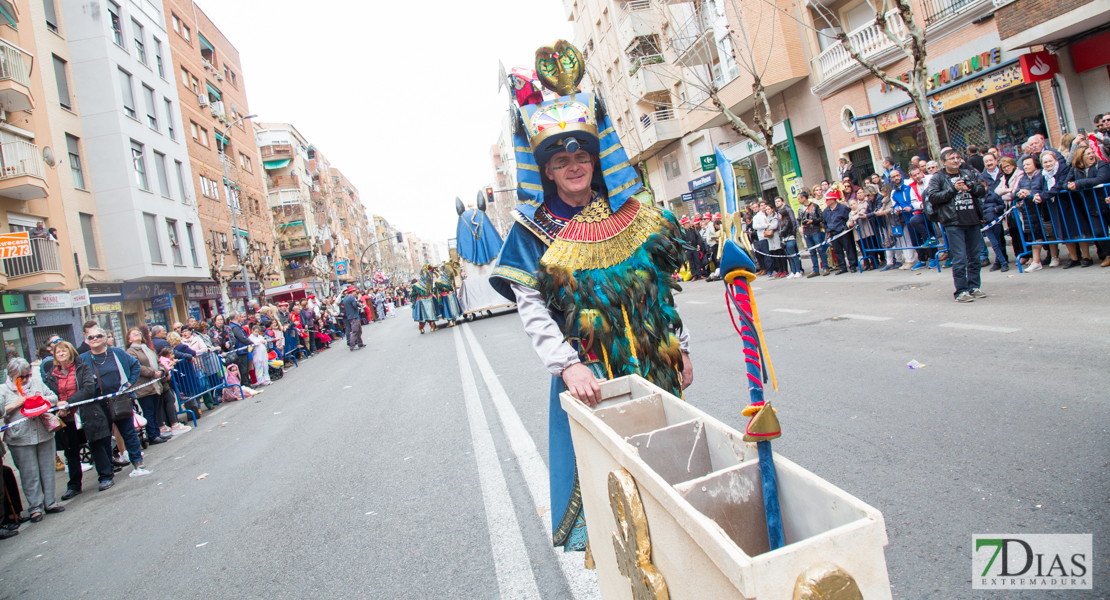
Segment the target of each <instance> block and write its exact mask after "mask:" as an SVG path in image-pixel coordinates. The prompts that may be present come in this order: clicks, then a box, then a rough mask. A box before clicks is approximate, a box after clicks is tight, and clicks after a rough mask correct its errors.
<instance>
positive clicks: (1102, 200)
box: [1014, 184, 1110, 272]
mask: <svg viewBox="0 0 1110 600" xmlns="http://www.w3.org/2000/svg"><path fill="white" fill-rule="evenodd" d="M1108 197H1110V184H1103V185H1100V186H1097V187H1093V188H1087V189H1082V190H1074V191H1065V192H1061V193H1060V194H1057V195H1056V197H1054V198H1049V199H1046V200H1042V201H1041V202H1034V201H1033V199H1032V197H1030V198H1026V199H1025V201H1024V203H1023V204H1022V206H1020V207H1018V208H1017V209H1015V210H1014V212H1015V213H1017V214H1018V215H1019V217H1018V231H1020V232H1021V243H1022V247H1023V248H1024V249H1025V252H1022V253H1021V254H1019V255H1018V269H1019V270H1020V271H1021V272H1024V270H1023V269H1022V267H1021V260H1020V259H1021V258H1023V257H1026V256H1030V255H1031V254H1032V252H1033V248H1034V247H1036V246H1047V245H1049V244H1092V243H1100V242H1101V243H1103V244H1104V245H1107V244H1110V235H1108V226H1110V205H1108V204H1107V199H1108ZM1038 251H1039V250H1038Z"/></svg>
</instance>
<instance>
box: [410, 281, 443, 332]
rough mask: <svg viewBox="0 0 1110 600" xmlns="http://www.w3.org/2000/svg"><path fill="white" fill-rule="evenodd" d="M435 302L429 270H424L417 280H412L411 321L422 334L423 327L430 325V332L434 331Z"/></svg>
mask: <svg viewBox="0 0 1110 600" xmlns="http://www.w3.org/2000/svg"><path fill="white" fill-rule="evenodd" d="M436 319H437V312H436V302H435V299H434V298H433V297H432V279H431V277H430V270H429V269H427V268H425V269H424V271H422V272H421V274H420V278H419V279H413V280H412V320H413V321H416V323H417V324H418V325H419V327H420V333H424V325H426V324H427V325H431V326H432V331H435V330H436Z"/></svg>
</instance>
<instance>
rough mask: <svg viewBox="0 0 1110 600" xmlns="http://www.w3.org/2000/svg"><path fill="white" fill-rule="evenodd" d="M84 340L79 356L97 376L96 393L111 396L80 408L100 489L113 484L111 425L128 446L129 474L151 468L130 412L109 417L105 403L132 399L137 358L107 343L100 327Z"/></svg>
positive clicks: (135, 474)
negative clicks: (85, 345) (85, 349)
mask: <svg viewBox="0 0 1110 600" xmlns="http://www.w3.org/2000/svg"><path fill="white" fill-rule="evenodd" d="M85 341H86V342H88V344H89V351H88V352H85V353H84V354H82V355H81V360H83V361H85V364H87V365H89V367H90V368H91V369H92V372H93V378H95V379H96V394H97V396H112V397H110V398H105V399H103V400H100V401H98V402H95V403H93V404H92V410H82V411H81V412H80V416H81V430H82V431H84V432H85V437H86V439H88V441H89V452H90V453H91V454H92V457H93V463H95V464H96V472H97V475H98V478H99V479H100V491H102V492H103V491H105V490H107V489H108V488H110V487H112V481H113V476H114V473H113V470H112V426H113V425H115V426H116V429H118V430H119V434H120V437H122V438H123V443H124V444H125V445H126V447H127V454H128V456H129V458H130V459H131V464H132V465H133V466H134V469H133V470H132V471H131V477H141V476H143V475H149V474H150V471H148V470H146V469H145V468H144V467H143V452H142V449H141V448H140V447H139V434H138V433H136V432H135V423H134V421H133V420H132V415H131V414H128V415H127V416H120V418H117V419H112V418H111V416H110V415H109V412H108V403H109V402H110V401H111V400H113V399H114V398H118V397H119V396H126V397H127V399H128V401H132V399H133V398H134V393H133V392H129V391H127V388H129V387H131V386H132V385H134V384H135V382H136V381H138V380H139V367H140V365H139V361H137V360H135V358H134V357H132V356H131V355H130V354H128V353H127V352H125V351H124V350H123V349H121V348H113V347H110V346H108V336H107V335H106V334H105V333H104V330H103V329H101V328H99V327H93V328H92V329H90V330H89V331H88V333H87V334H85Z"/></svg>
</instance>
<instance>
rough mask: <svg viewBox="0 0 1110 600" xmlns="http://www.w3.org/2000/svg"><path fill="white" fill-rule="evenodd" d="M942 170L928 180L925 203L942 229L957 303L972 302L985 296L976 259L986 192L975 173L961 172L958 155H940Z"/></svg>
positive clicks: (979, 251) (950, 150)
mask: <svg viewBox="0 0 1110 600" xmlns="http://www.w3.org/2000/svg"><path fill="white" fill-rule="evenodd" d="M940 159H941V162H942V163H943V164H944V168H943V169H942V170H940V171H938V172H937V173H936V174H935V175H933V177H932V178H931V179H929V187H928V188H926V190H925V201H926V202H927V203H929V204H931V205H932V209H933V211H934V217H933V219H934V220H935V221H937V222H938V223H940V224H941V225H942V226H944V233H945V236H946V237H947V239H948V256H949V258H950V259H951V260H952V281H953V282H954V283H955V285H956V292H955V294H954V296H955V298H956V302H972V301H974V300H975V299H976V298H986V297H987V295H986V294H985V293H983V291H982V290H980V289H979V271H980V269H981V268H982V267H981V266H980V264H979V260H978V258H979V255H980V253H982V251H983V233H982V232H981V231H980V229H979V228H980V227H982V225H983V222H984V219H983V196H985V195H986V193H987V189H986V186H985V185H983V181H982V180H981V179H979V173H978V172H976V171H975V170H974V169H961V168H960V153H959V152H956V151H955V150H952V149H951V148H949V149H947V150H945V151H943V152H941V153H940Z"/></svg>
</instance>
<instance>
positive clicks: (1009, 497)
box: [0, 266, 1110, 600]
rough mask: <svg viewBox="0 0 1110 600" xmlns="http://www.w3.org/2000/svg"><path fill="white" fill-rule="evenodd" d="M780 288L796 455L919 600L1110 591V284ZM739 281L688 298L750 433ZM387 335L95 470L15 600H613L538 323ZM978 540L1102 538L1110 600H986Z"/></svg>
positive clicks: (371, 333) (763, 301)
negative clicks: (586, 564)
mask: <svg viewBox="0 0 1110 600" xmlns="http://www.w3.org/2000/svg"><path fill="white" fill-rule="evenodd" d="M1007 275H1009V276H1007ZM754 285H755V288H756V290H755V291H756V299H757V301H758V304H759V309H760V313H761V317H762V321H763V326H764V331H765V334H766V337H767V343H768V347H769V351H770V356H771V359H772V361H773V363H774V367H775V372H776V374H777V377H778V383H779V391H778V392H769V393H770V394H771V397H772V398H773V399H774V400H775V401H776V407H777V409H778V411H779V415H778V416H779V420H780V421H781V423H782V426H783V431H784V434H783V437H782V438H781V439H779V440H776V441H775V449H776V450H777V451H778V452H779V453H781V454H783V455H784V456H786V457H788V458H790V459H791V460H793V461H795V462H797V463H798V464H800V465H801V466H803V467H805V468H807V469H809V470H811V471H813V472H814V473H816V474H817V475H819V476H821V477H824V478H825V479H827V480H829V481H830V482H832V483H833V484H835V485H837V486H838V487H840V488H842V489H844V490H845V491H847V492H848V493H850V494H852V495H854V496H856V497H858V498H860V499H862V500H863V501H865V502H867V503H869V504H871V505H872V506H874V507H876V508H878V509H879V510H881V511H882V512H883V515H884V517H885V519H886V525H887V533H888V536H889V538H890V545H889V546H888V547H887V551H886V558H887V564H888V568H889V572H890V579H891V584H892V590H893V593H894V594H897V596H896V597H898V598H923V599H938V600H939V599H956V598H961V599H962V598H969V599H971V598H1030V599H1033V598H1037V599H1039V598H1067V599H1070V598H1092V597H1094V598H1102V597H1106V596H1107V595H1108V590H1110V579H1108V577H1107V574H1108V573H1110V561H1108V560H1107V558H1108V557H1110V541H1108V537H1107V535H1106V534H1107V532H1106V527H1105V525H1104V523H1105V516H1106V508H1107V503H1108V502H1110V489H1108V483H1107V476H1106V474H1107V471H1108V467H1110V460H1108V441H1110V436H1108V434H1107V431H1106V424H1107V423H1108V417H1110V393H1108V392H1107V384H1108V383H1110V376H1108V375H1107V373H1106V368H1105V365H1106V360H1107V354H1108V350H1110V348H1108V335H1107V334H1108V332H1110V313H1108V311H1107V306H1108V302H1107V300H1106V298H1107V297H1110V269H1100V268H1098V267H1097V266H1096V267H1094V268H1088V269H1073V270H1070V271H1066V272H1065V271H1061V270H1059V269H1045V270H1044V271H1041V272H1038V273H1034V274H1029V275H1021V274H1018V273H1017V272H1016V270H1014V271H1011V272H1010V273H1008V274H1001V273H984V286H983V289H984V291H986V292H988V293H989V294H991V296H990V297H989V298H987V299H985V300H978V301H976V302H974V303H971V304H957V303H955V302H953V301H952V299H951V297H952V296H951V292H952V284H951V277H950V275H949V272H948V271H945V272H944V273H943V274H939V275H938V274H937V273H936V272H935V271H932V272H920V271H919V272H915V273H907V272H904V271H899V272H896V273H883V274H876V273H868V274H863V275H854V274H853V275H844V276H840V277H837V276H829V277H823V278H818V279H812V280H800V281H799V280H791V281H767V280H762V279H761V280H758V281H757V282H756V283H755V284H754ZM722 287H723V285H722V284H721V283H719V282H718V283H705V282H693V283H689V284H686V290H685V291H684V292H683V293H681V294H679V295H678V297H677V302H678V307H679V309H680V311H681V312H682V315H683V317H684V319H685V321H686V322H687V324H688V326H689V328H690V330H691V332H692V336H693V342H692V343H693V353H692V357H693V360H694V365H695V383H694V386H693V387H692V388H690V389H689V390H688V391H687V393H686V399H687V400H688V401H689V402H691V403H693V404H695V405H697V406H699V407H700V408H702V409H704V410H706V411H707V412H709V413H710V414H712V415H714V416H716V417H717V418H720V419H721V420H723V421H725V422H726V423H729V424H731V425H732V426H734V427H737V428H742V427H743V424H744V422H745V421H746V419H745V418H744V417H742V416H741V415H740V410H741V409H742V408H743V406H744V405H745V404H746V402H747V398H746V397H741V396H740V395H738V393H737V392H736V390H735V386H734V385H733V382H734V381H735V376H734V375H735V373H737V372H738V371H739V370H740V369H741V359H740V342H739V339H738V337H737V335H736V333H735V332H734V331H733V329H732V327H731V326H730V325H729V324H728V323H727V321H728V315H727V312H726V309H725V306H724V298H723V294H722V291H723V290H722ZM365 331H366V334H365V338H366V340H367V342H368V344H369V346H368V348H366V349H365V350H363V351H361V352H357V353H353V354H352V353H349V352H347V351H346V350H345V349H343V348H341V347H340V346H333V348H334V349H332V350H328V351H326V352H324V353H323V354H322V355H320V356H318V357H314V358H311V359H309V360H307V361H303V362H302V364H301V367H299V368H297V369H291V370H290V371H289V372H288V373H287V375H286V377H285V378H284V379H283V380H282V381H280V382H277V383H276V384H275V385H273V386H271V387H269V388H267V389H266V391H265V393H263V394H262V395H261V396H259V397H258V398H257V399H251V400H247V401H245V402H237V403H230V404H226V405H224V406H222V407H221V408H219V409H217V410H216V411H212V412H210V413H207V414H205V416H204V417H203V418H202V419H201V420H200V423H199V424H200V426H199V427H198V428H197V429H195V430H193V431H191V432H189V433H187V434H185V435H183V436H179V437H178V438H177V439H175V440H174V441H173V442H171V443H169V444H163V445H161V446H156V447H153V448H151V449H150V450H149V451H148V453H147V464H148V466H149V468H151V469H152V470H153V471H154V473H153V474H152V475H150V476H148V477H142V478H128V477H126V474H127V473H128V471H129V469H128V470H125V471H124V472H122V473H120V474H119V475H117V480H116V481H117V484H116V486H115V487H114V488H113V489H112V490H110V491H108V492H103V493H99V492H97V491H96V483H95V475H92V474H90V473H86V482H85V490H86V491H85V493H83V494H81V495H80V496H78V497H77V498H75V499H73V500H71V501H69V502H67V503H66V506H67V511H66V512H65V513H62V514H60V515H47V518H46V519H45V520H44V521H43V522H42V523H39V524H34V525H32V524H25V525H24V526H23V527H22V528H21V530H20V535H19V536H18V537H15V538H12V539H9V540H5V541H3V542H0V598H51V599H65V598H143V599H157V598H166V599H170V598H172V599H178V600H179V599H182V598H221V599H222V598H329V599H331V598H441V597H448V598H497V597H501V598H506V599H507V598H514V599H515V598H544V599H561V598H593V597H596V596H595V594H596V591H594V589H593V586H595V585H596V584H595V583H594V582H593V581H592V580H591V575H590V574H589V573H587V572H584V571H583V570H581V568H580V567H579V565H580V559H581V555H578V554H567V555H564V554H561V553H556V552H554V551H553V550H552V549H551V548H550V542H549V539H550V538H549V533H548V529H547V522H548V518H549V517H548V514H546V512H545V511H546V510H549V508H548V507H547V506H546V505H547V502H546V498H544V495H543V494H544V493H546V492H545V490H543V489H542V485H545V478H546V472H545V470H544V469H545V467H544V466H543V465H544V462H545V461H546V453H547V452H546V448H547V437H546V422H547V388H548V383H549V376H548V375H547V373H546V371H545V370H544V369H543V367H542V366H541V365H540V363H539V361H538V359H537V358H536V357H535V355H534V354H533V352H532V350H531V347H530V345H529V342H528V340H527V338H526V337H525V335H524V333H523V331H522V329H521V326H520V322H519V319H518V318H517V316H516V315H515V314H511V313H510V314H505V315H501V316H497V317H493V318H488V319H482V320H479V321H476V322H474V323H472V324H469V325H467V326H465V327H463V326H460V327H456V328H453V329H444V330H440V331H437V332H435V333H429V334H425V335H419V334H418V333H417V330H416V327H415V325H414V324H413V323H412V322H411V321H410V320H408V313H407V311H402V312H401V313H400V315H399V316H398V317H396V318H393V319H390V320H388V321H387V322H385V323H383V324H375V325H371V326H368V327H367V328H366V329H365ZM911 360H916V361H918V362H919V363H922V364H924V365H925V366H924V368H920V369H916V370H910V369H908V368H907V366H906V365H907V363H908V362H909V361H911ZM6 460H7V461H8V464H9V465H10V464H11V462H10V460H11V459H10V457H9V458H7V459H6ZM59 475H63V474H59ZM202 475H206V476H205V477H204V478H202V479H201V478H200V477H201V476H202ZM58 489H59V494H60V493H61V491H63V490H64V483H63V479H62V478H59V480H58ZM973 533H1092V534H1094V545H1095V549H1094V554H1095V565H1096V566H1095V571H1094V574H1093V580H1094V583H1095V588H1096V591H1095V593H1094V594H1092V593H1090V592H1065V591H1060V592H1028V593H1025V594H1020V593H1014V592H982V591H976V590H972V589H971V548H970V543H971V535H972V534H973Z"/></svg>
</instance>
